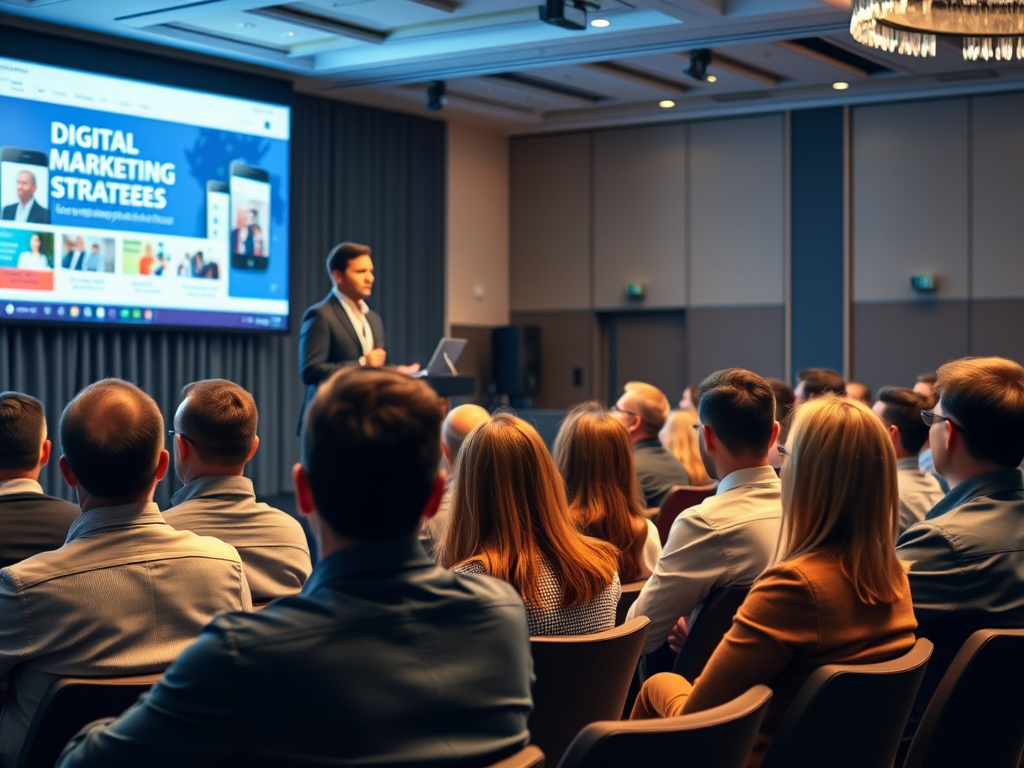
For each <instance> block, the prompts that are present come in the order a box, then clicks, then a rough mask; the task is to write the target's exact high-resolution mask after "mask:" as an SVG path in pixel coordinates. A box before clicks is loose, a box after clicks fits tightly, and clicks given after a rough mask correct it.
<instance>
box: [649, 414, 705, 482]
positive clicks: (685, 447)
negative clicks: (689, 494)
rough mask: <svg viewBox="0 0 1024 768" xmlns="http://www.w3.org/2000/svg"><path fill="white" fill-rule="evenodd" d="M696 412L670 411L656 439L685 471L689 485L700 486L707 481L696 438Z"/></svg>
mask: <svg viewBox="0 0 1024 768" xmlns="http://www.w3.org/2000/svg"><path fill="white" fill-rule="evenodd" d="M699 423H700V422H699V421H698V418H697V411H696V410H691V409H689V408H683V409H680V410H678V411H672V413H670V414H669V415H668V419H667V420H666V421H665V426H664V427H662V428H661V432H659V433H658V439H659V440H661V444H662V445H663V446H665V450H666V451H668V452H669V453H671V454H672V455H673V456H675V457H676V459H677V460H678V461H679V463H680V464H682V465H683V467H684V468H685V469H686V475H687V477H689V478H690V484H691V485H702V484H704V483H706V482H707V481H708V479H709V478H708V477H706V475H707V470H706V469H705V467H704V459H703V458H702V457H701V454H700V439H699V438H698V436H697V425H698V424H699Z"/></svg>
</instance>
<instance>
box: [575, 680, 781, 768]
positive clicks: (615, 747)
mask: <svg viewBox="0 0 1024 768" xmlns="http://www.w3.org/2000/svg"><path fill="white" fill-rule="evenodd" d="M771 697H772V692H771V690H770V689H769V688H768V687H766V686H764V685H755V686H754V687H753V688H751V689H750V690H749V691H747V692H746V693H744V694H741V695H740V696H738V697H737V698H735V699H733V700H732V701H729V702H726V703H725V704H722V705H721V706H718V707H714V708H713V709H708V710H705V711H704V712H695V713H693V714H691V715H681V716H680V717H663V718H657V719H653V720H633V721H622V722H600V723H591V724H590V725H588V726H587V727H586V728H584V729H583V730H582V731H580V733H579V735H578V736H577V737H576V738H575V739H574V740H573V742H572V744H570V745H569V749H568V750H566V753H565V756H564V757H563V758H562V762H561V763H559V766H558V768H622V767H623V766H634V765H635V766H643V767H644V768H682V766H694V768H744V766H745V765H746V764H747V759H748V758H749V757H750V750H751V748H752V747H753V746H754V738H755V737H756V736H757V729H758V728H760V727H761V721H762V720H763V719H764V715H765V712H766V711H767V710H768V702H769V701H770V700H771Z"/></svg>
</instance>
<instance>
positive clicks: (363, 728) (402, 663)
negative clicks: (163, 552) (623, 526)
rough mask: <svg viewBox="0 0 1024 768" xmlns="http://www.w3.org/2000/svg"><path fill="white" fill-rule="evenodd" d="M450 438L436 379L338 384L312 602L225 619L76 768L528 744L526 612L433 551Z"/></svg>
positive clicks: (425, 756)
mask: <svg viewBox="0 0 1024 768" xmlns="http://www.w3.org/2000/svg"><path fill="white" fill-rule="evenodd" d="M440 428H441V411H440V407H439V404H438V400H437V396H436V395H435V394H434V393H433V392H432V391H431V390H430V388H429V387H428V386H427V385H426V384H425V383H423V382H422V381H417V380H414V379H411V378H409V377H407V376H403V375H401V374H399V373H397V372H395V371H393V370H387V369H373V368H350V369H345V370H342V371H339V372H337V373H335V374H334V375H333V376H332V377H330V378H329V379H328V380H327V381H326V382H324V383H323V384H322V385H321V386H320V387H319V389H318V390H317V393H316V396H315V397H314V398H313V401H312V402H311V403H310V407H309V409H308V410H307V413H306V421H305V427H304V430H303V444H302V462H301V463H300V464H298V465H296V467H295V470H294V480H295V488H296V499H297V501H298V506H299V509H300V511H301V512H302V513H303V514H304V515H307V516H308V518H309V521H310V526H311V528H312V530H313V532H314V535H315V537H316V539H317V542H318V544H319V546H320V552H321V561H320V563H319V564H318V565H317V567H316V568H315V569H314V570H313V573H312V575H311V576H310V578H309V581H307V582H306V584H305V586H304V587H303V589H302V592H301V593H300V594H298V595H294V596H292V597H284V598H281V599H279V600H276V601H275V602H273V603H271V604H270V605H269V606H268V607H267V608H264V609H263V610H262V611H259V612H258V613H252V614H246V613H228V614H224V615H222V616H220V617H219V618H217V619H215V620H214V621H213V622H212V623H210V624H209V625H208V626H207V627H206V629H205V630H204V631H203V633H202V635H201V636H200V637H199V639H198V640H197V641H196V642H195V644H193V645H192V646H190V647H189V648H188V649H186V650H185V652H184V653H183V654H182V655H181V657H180V658H179V659H178V661H177V662H175V663H174V664H173V665H172V666H171V668H170V669H168V671H167V673H166V675H165V676H164V679H163V681H161V682H160V683H158V684H157V685H156V687H154V688H153V690H152V691H151V692H150V693H149V694H148V695H146V696H145V697H143V698H142V699H141V700H140V702H139V704H137V705H136V706H135V707H133V708H132V709H130V710H129V711H128V712H127V713H125V714H124V715H123V716H122V717H121V718H120V719H119V720H117V721H116V722H113V723H112V724H110V725H108V726H104V725H102V724H94V725H93V726H92V727H91V728H90V729H89V730H87V731H83V733H81V734H79V735H78V736H77V737H76V739H75V741H76V742H77V745H74V746H72V747H71V748H69V751H66V752H65V754H64V756H63V758H62V760H61V762H60V765H61V766H63V768H72V767H74V768H78V767H79V766H97V767H99V766H102V768H118V767H119V766H124V767H125V768H128V767H129V766H131V768H136V767H137V766H141V765H145V766H147V767H148V768H158V767H160V766H168V767H170V766H174V767H175V768H177V767H178V766H181V765H189V766H193V767H196V766H214V765H217V766H220V765H227V764H231V765H236V764H237V765H246V766H290V767H293V768H294V767H301V766H323V765H360V766H381V765H389V766H393V765H407V764H412V763H415V764H416V765H420V766H429V765H437V766H441V765H444V766H467V767H476V766H485V765H489V764H490V763H492V762H496V761H497V760H499V759H501V758H503V757H504V756H507V755H509V754H511V753H514V752H516V751H517V750H518V749H520V748H521V747H522V746H523V745H525V744H526V741H527V739H528V737H529V734H528V732H527V729H526V723H527V718H528V717H529V714H530V711H531V709H532V704H531V698H530V682H531V678H532V663H531V657H530V647H529V638H528V635H527V629H526V612H525V610H524V608H523V603H522V600H521V599H520V598H519V595H518V593H517V592H516V591H515V590H514V589H513V588H512V587H511V586H509V585H508V584H506V583H505V582H502V581H498V580H497V579H492V578H490V577H488V576H483V575H463V574H455V573H452V572H449V571H446V570H442V569H440V568H438V567H436V566H435V565H434V564H433V563H432V562H431V561H430V559H429V558H428V557H427V556H426V554H425V553H424V551H423V549H422V548H421V547H420V545H419V543H418V541H417V539H416V534H417V532H418V530H419V524H420V519H421V516H422V514H424V510H426V514H432V513H433V512H434V511H435V510H436V508H437V505H438V502H439V500H440V498H441V493H442V491H443V489H444V477H443V474H439V472H438V467H439V465H440V460H441V452H440V442H441V441H440Z"/></svg>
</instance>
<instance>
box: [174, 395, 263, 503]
mask: <svg viewBox="0 0 1024 768" xmlns="http://www.w3.org/2000/svg"><path fill="white" fill-rule="evenodd" d="M181 396H182V398H183V399H182V401H181V404H180V405H179V406H178V410H177V412H176V413H175V414H174V431H175V433H176V434H175V435H174V469H175V471H176V472H177V474H178V477H179V478H180V479H181V482H183V483H190V482H192V481H193V480H195V479H197V478H199V477H205V476H207V475H240V474H242V470H243V469H244V468H245V464H246V462H248V461H249V459H251V458H252V457H253V455H254V454H255V453H256V448H257V447H258V446H259V438H258V437H257V436H256V425H257V422H258V420H259V415H258V414H257V412H256V401H255V400H253V399H252V395H250V394H249V393H248V392H246V391H245V390H244V389H243V388H242V387H240V386H239V385H238V384H235V383H234V382H233V381H227V380H225V379H205V380H204V381H195V382H192V383H191V384H186V385H185V387H184V389H182V390H181Z"/></svg>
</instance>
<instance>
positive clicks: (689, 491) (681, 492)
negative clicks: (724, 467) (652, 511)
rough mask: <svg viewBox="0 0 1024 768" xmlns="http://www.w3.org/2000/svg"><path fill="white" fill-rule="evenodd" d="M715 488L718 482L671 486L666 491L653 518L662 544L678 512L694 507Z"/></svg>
mask: <svg viewBox="0 0 1024 768" xmlns="http://www.w3.org/2000/svg"><path fill="white" fill-rule="evenodd" d="M716 488H718V483H708V484H707V485H673V486H672V490H670V491H669V492H668V494H667V495H666V496H665V500H664V501H662V502H661V510H660V511H659V512H658V516H657V517H656V518H655V519H654V524H655V525H656V526H658V535H659V536H661V543H662V545H663V546H664V544H665V542H666V541H668V532H669V530H670V529H671V528H672V523H674V522H675V521H676V518H677V517H679V513H680V512H682V511H683V510H684V509H689V508H690V507H695V506H696V505H698V504H700V503H701V502H702V501H704V499H706V498H707V497H708V496H714V495H715V489H716Z"/></svg>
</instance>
